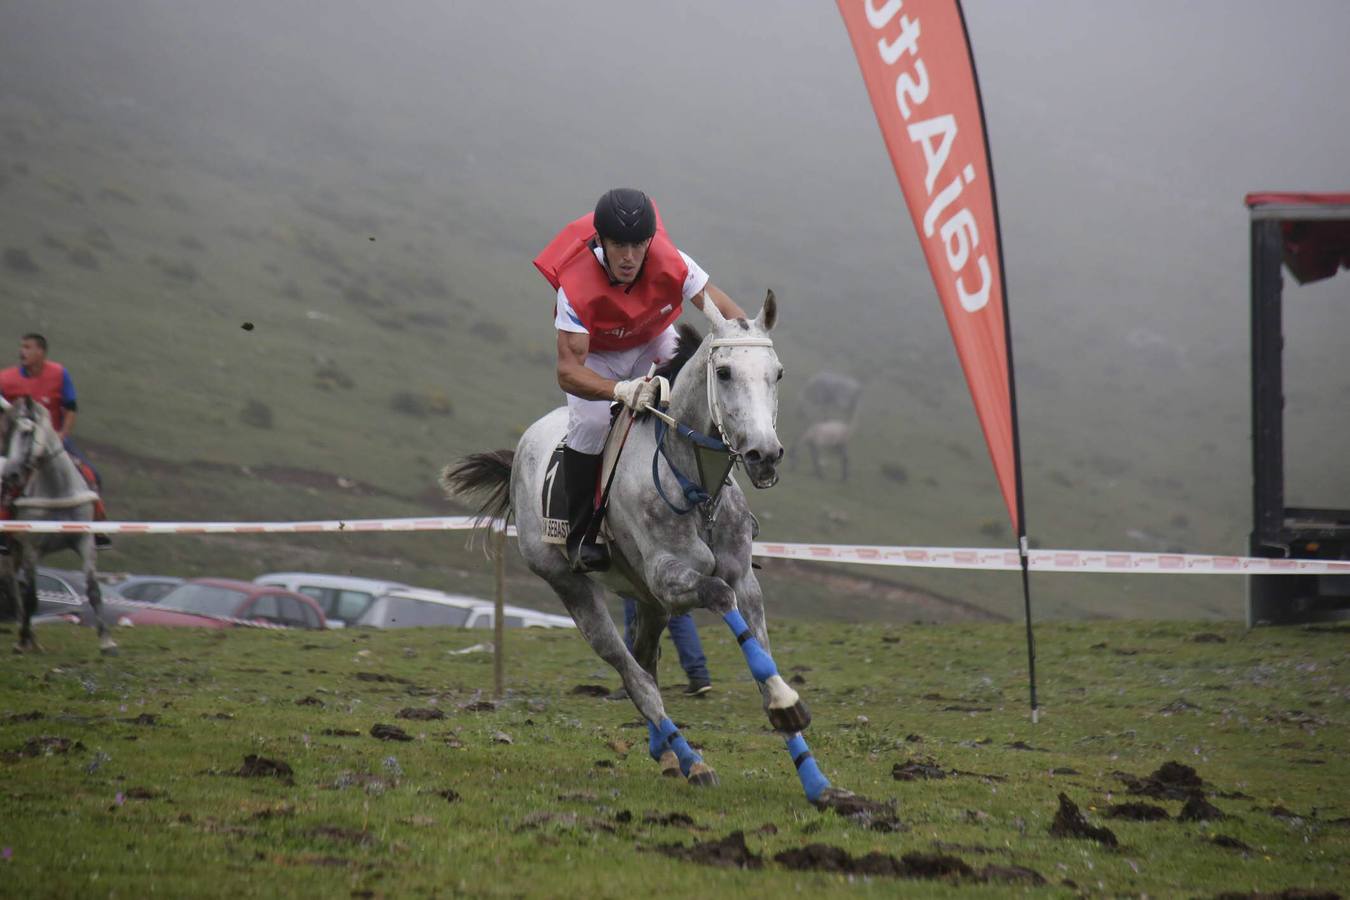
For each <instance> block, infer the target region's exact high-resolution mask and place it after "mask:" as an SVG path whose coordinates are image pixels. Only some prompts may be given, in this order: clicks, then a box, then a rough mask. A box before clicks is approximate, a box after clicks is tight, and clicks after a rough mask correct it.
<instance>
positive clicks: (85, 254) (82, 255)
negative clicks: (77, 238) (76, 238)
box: [66, 247, 98, 269]
mask: <svg viewBox="0 0 1350 900" xmlns="http://www.w3.org/2000/svg"><path fill="white" fill-rule="evenodd" d="M66 259H68V260H70V264H71V265H72V266H78V267H80V268H81V269H98V257H97V256H95V255H94V251H92V250H90V249H89V248H88V247H71V248H70V252H69V253H67V254H66Z"/></svg>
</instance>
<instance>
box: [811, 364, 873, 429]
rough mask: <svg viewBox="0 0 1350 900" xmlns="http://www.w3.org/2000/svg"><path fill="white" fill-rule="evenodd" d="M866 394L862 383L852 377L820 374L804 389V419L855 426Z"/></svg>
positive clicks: (830, 373) (835, 373)
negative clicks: (860, 404)
mask: <svg viewBox="0 0 1350 900" xmlns="http://www.w3.org/2000/svg"><path fill="white" fill-rule="evenodd" d="M862 391H863V386H862V382H860V381H859V380H858V379H856V378H854V377H853V376H851V375H843V374H840V373H839V372H826V371H821V372H817V373H816V374H814V375H812V376H811V377H810V378H809V379H808V380H807V382H806V386H805V387H804V388H802V393H801V413H802V418H803V419H805V420H806V421H808V422H830V421H835V422H851V421H852V420H853V417H854V414H855V413H857V411H858V401H859V400H860V399H861V398H862Z"/></svg>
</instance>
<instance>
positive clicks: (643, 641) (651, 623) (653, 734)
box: [629, 599, 684, 778]
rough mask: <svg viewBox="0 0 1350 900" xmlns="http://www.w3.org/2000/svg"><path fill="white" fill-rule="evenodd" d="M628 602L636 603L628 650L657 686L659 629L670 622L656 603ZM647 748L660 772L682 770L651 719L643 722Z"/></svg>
mask: <svg viewBox="0 0 1350 900" xmlns="http://www.w3.org/2000/svg"><path fill="white" fill-rule="evenodd" d="M632 603H633V604H634V605H635V606H636V607H637V616H636V618H635V620H634V622H633V634H632V641H633V646H632V647H630V648H629V650H630V652H631V653H632V654H633V658H634V659H635V660H637V663H638V665H640V666H642V669H643V671H644V672H646V673H647V674H648V675H650V676H651V677H652V681H653V682H655V683H656V686H657V689H658V690H659V689H660V687H661V679H660V677H659V676H658V674H657V664H658V663H659V662H660V660H661V632H662V631H663V630H665V627H666V625H667V624H668V623H669V622H670V616H669V615H668V614H667V613H666V612H665V610H663V609H661V608H660V607H659V606H658V607H656V608H653V607H652V606H651V605H649V604H647V603H644V602H642V601H640V600H637V599H634V600H633V601H632ZM630 696H631V694H630ZM647 752H648V753H649V754H650V755H651V758H652V759H654V760H656V762H657V764H658V765H659V766H660V767H661V774H662V775H665V776H667V777H670V778H674V777H676V776H681V775H683V774H684V773H683V772H682V771H680V759H679V757H678V756H676V755H675V751H674V750H672V749H670V745H669V744H668V743H667V742H666V739H665V738H663V737H662V736H661V734H660V732H659V731H657V729H656V726H655V725H653V724H652V723H651V721H648V722H647Z"/></svg>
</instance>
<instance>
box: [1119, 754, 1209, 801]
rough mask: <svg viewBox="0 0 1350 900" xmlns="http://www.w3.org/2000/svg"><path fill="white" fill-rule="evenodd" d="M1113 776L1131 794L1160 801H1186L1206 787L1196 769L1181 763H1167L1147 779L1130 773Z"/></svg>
mask: <svg viewBox="0 0 1350 900" xmlns="http://www.w3.org/2000/svg"><path fill="white" fill-rule="evenodd" d="M1111 774H1113V775H1115V777H1116V778H1118V779H1119V780H1121V781H1123V782H1125V785H1126V788H1127V789H1128V790H1129V792H1130V793H1131V794H1139V795H1142V796H1144V797H1153V798H1155V799H1158V800H1185V799H1186V798H1187V797H1189V796H1190V795H1191V794H1194V793H1197V792H1199V791H1203V790H1204V787H1205V782H1204V781H1203V780H1202V779H1201V778H1200V776H1199V775H1197V774H1196V773H1195V770H1194V769H1192V768H1191V767H1190V766H1187V765H1183V764H1182V763H1179V762H1165V763H1163V764H1162V765H1161V766H1159V767H1158V769H1157V771H1155V772H1154V773H1153V774H1152V775H1149V776H1148V777H1147V778H1139V777H1137V776H1135V775H1131V774H1130V773H1128V772H1113V773H1111Z"/></svg>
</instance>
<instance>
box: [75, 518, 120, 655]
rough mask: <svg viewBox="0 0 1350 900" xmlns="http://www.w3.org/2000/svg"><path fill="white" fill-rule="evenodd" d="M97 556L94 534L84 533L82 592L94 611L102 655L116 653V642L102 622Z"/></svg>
mask: <svg viewBox="0 0 1350 900" xmlns="http://www.w3.org/2000/svg"><path fill="white" fill-rule="evenodd" d="M97 556H98V547H97V545H96V544H95V543H94V536H93V535H92V534H86V535H84V536H82V537H81V538H80V561H81V562H82V563H83V564H84V566H83V568H84V594H85V597H86V598H88V600H89V608H90V609H91V610H93V613H94V626H95V627H96V628H97V629H98V648H99V651H100V652H101V653H103V655H104V656H116V655H117V642H116V641H114V640H113V638H112V635H111V634H109V633H108V626H107V625H106V624H105V623H104V622H103V589H102V588H101V587H99V583H98V575H97V572H96V571H95V565H94V560H95V558H96V557H97Z"/></svg>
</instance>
